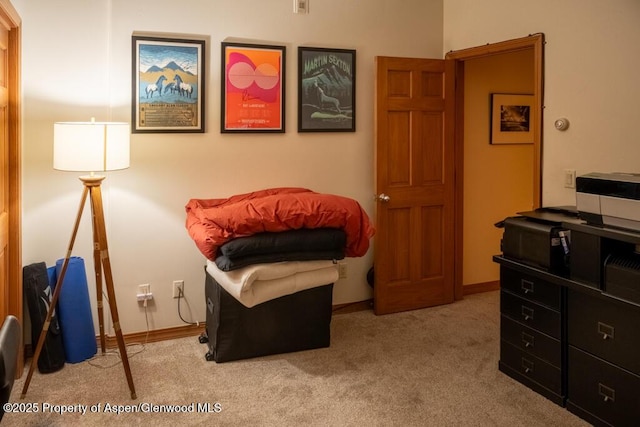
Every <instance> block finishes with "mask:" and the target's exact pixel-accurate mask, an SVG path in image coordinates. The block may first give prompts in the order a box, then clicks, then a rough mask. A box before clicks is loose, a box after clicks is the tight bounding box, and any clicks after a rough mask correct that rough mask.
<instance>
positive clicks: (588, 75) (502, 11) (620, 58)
mask: <svg viewBox="0 0 640 427" xmlns="http://www.w3.org/2000/svg"><path fill="white" fill-rule="evenodd" d="M639 23H640V2H639V1H638V0H609V1H606V2H605V1H600V0H562V1H557V0H538V1H530V0H510V1H506V0H484V1H481V2H479V1H477V0H445V1H444V51H445V52H448V51H450V50H458V49H463V48H467V47H472V46H479V45H484V44H486V43H493V42H498V41H502V40H509V39H513V38H519V37H525V36H527V35H529V34H533V33H539V32H542V33H544V34H545V39H546V42H547V43H546V45H545V74H544V78H545V91H544V96H545V100H544V104H545V109H544V129H543V138H544V141H543V144H544V148H543V182H542V185H543V205H544V206H552V205H566V204H570V205H573V204H575V190H570V189H565V188H564V187H563V182H564V181H563V170H564V169H575V170H576V171H577V174H578V175H581V174H585V173H588V172H595V171H599V172H612V171H624V172H640V163H639V162H638V159H639V158H640V143H639V142H638V140H639V139H640V137H639V136H638V131H637V129H636V127H635V125H636V123H637V120H638V117H640V104H639V103H638V99H640V84H639V83H638V69H640V55H638V54H637V52H638V46H640V25H639ZM559 117H567V118H568V119H569V121H570V123H571V125H570V128H569V129H568V130H567V131H565V132H559V131H557V130H555V128H554V127H553V122H554V120H555V119H557V118H559Z"/></svg>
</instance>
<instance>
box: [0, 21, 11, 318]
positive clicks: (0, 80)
mask: <svg viewBox="0 0 640 427" xmlns="http://www.w3.org/2000/svg"><path fill="white" fill-rule="evenodd" d="M8 45H9V30H8V28H6V27H5V26H4V25H1V24H0V323H2V322H3V321H4V319H5V317H6V316H7V315H8V314H9V287H10V282H9V126H8V116H9V114H8V112H9V111H8V110H9V90H8V87H7V56H8V55H7V47H8Z"/></svg>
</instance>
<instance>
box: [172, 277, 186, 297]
mask: <svg viewBox="0 0 640 427" xmlns="http://www.w3.org/2000/svg"><path fill="white" fill-rule="evenodd" d="M183 296H184V280H174V281H173V297H174V298H180V297H183Z"/></svg>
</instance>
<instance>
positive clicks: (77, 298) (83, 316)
mask: <svg viewBox="0 0 640 427" xmlns="http://www.w3.org/2000/svg"><path fill="white" fill-rule="evenodd" d="M63 262H64V259H59V260H58V261H56V276H57V277H60V273H61V272H62V264H63ZM58 318H59V321H60V329H61V331H62V343H63V345H64V353H65V356H66V361H67V362H68V363H78V362H82V361H83V360H87V359H90V358H91V357H93V356H95V354H96V352H97V351H98V345H97V344H96V332H95V329H94V328H93V316H92V315H91V303H90V302H89V289H88V287H87V273H86V271H85V268H84V260H83V259H82V258H81V257H71V258H70V259H69V265H68V266H67V272H66V273H65V276H64V281H63V283H62V290H61V291H60V296H59V297H58Z"/></svg>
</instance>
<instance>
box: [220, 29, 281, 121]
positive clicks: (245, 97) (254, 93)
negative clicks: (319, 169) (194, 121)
mask: <svg viewBox="0 0 640 427" xmlns="http://www.w3.org/2000/svg"><path fill="white" fill-rule="evenodd" d="M221 54H222V58H221V59H222V61H221V64H222V73H221V75H222V78H221V83H222V88H221V108H220V112H221V117H220V132H221V133H274V132H275V133H284V132H285V123H286V120H285V98H286V96H285V95H286V86H285V82H286V78H285V77H286V72H285V70H286V57H287V50H286V47H285V46H278V45H266V44H251V43H236V42H222V45H221Z"/></svg>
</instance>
